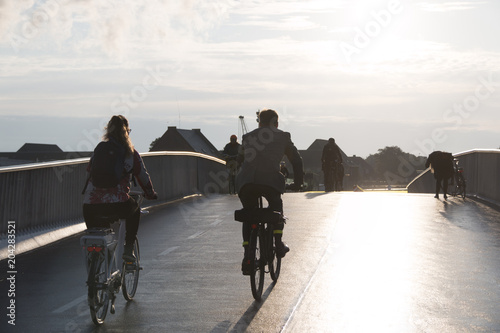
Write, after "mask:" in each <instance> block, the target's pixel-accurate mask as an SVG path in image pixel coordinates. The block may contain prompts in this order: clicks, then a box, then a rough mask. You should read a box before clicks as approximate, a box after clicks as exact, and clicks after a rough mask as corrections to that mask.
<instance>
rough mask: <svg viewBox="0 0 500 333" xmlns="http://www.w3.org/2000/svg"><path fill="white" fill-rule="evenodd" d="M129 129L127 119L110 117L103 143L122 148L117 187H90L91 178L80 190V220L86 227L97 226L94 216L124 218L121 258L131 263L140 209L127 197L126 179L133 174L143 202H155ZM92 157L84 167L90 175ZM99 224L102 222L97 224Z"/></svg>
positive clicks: (146, 173)
mask: <svg viewBox="0 0 500 333" xmlns="http://www.w3.org/2000/svg"><path fill="white" fill-rule="evenodd" d="M130 131H131V130H130V128H129V124H128V120H127V119H126V118H125V117H124V116H121V115H119V116H113V117H111V119H110V120H109V122H108V125H107V126H106V128H105V134H104V141H112V142H114V143H116V144H118V145H120V146H121V147H123V148H124V150H125V154H124V158H125V160H124V169H123V170H122V177H121V178H120V180H119V183H118V185H116V186H114V187H109V188H99V187H96V186H94V184H93V183H92V178H90V177H89V181H88V183H87V185H86V188H85V190H84V199H83V217H84V220H85V224H86V226H87V228H93V227H94V228H95V227H101V228H106V227H108V225H100V222H99V219H97V218H96V217H98V216H109V215H117V216H119V218H123V219H125V223H126V225H125V226H126V233H125V247H124V252H123V259H124V260H128V261H135V256H134V255H133V246H134V241H135V237H136V235H137V230H138V229H139V220H140V208H139V205H138V203H137V202H136V201H135V199H134V198H132V197H130V196H129V192H130V180H131V175H133V176H134V177H135V178H136V179H137V181H138V183H139V185H140V186H141V188H142V189H143V190H144V196H145V198H146V199H149V200H153V199H157V198H158V195H157V194H156V192H155V190H154V189H153V184H152V183H151V179H150V178H149V174H148V172H147V170H146V167H145V166H144V163H143V161H142V158H141V156H140V155H139V153H138V152H137V150H135V148H134V146H133V145H132V141H131V140H130V137H129V133H130ZM93 158H94V156H92V157H91V159H90V162H89V164H88V166H87V171H88V172H90V170H91V166H92V162H93ZM101 223H102V222H101Z"/></svg>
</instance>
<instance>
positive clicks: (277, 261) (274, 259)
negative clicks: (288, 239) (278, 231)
mask: <svg viewBox="0 0 500 333" xmlns="http://www.w3.org/2000/svg"><path fill="white" fill-rule="evenodd" d="M267 231H268V234H267V246H268V252H267V253H268V256H269V258H268V259H269V262H268V266H269V273H270V274H271V279H273V281H275V282H276V281H278V277H279V276H280V271H281V257H280V256H277V255H276V240H275V239H274V234H273V228H272V227H268V229H267Z"/></svg>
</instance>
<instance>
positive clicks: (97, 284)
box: [87, 253, 109, 325]
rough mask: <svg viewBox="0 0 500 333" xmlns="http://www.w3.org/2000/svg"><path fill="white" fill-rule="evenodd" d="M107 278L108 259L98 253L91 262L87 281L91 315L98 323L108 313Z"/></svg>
mask: <svg viewBox="0 0 500 333" xmlns="http://www.w3.org/2000/svg"><path fill="white" fill-rule="evenodd" d="M106 279H107V278H106V261H105V260H104V257H103V256H102V255H99V254H97V253H96V254H94V256H93V258H92V261H91V263H90V269H89V278H88V282H87V284H88V287H89V291H88V303H89V308H90V316H91V317H92V321H93V322H94V324H96V325H101V324H102V323H104V319H105V318H106V314H107V313H108V305H109V296H108V292H107V289H106V288H105V287H104V284H105V283H106Z"/></svg>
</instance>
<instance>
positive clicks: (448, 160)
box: [425, 151, 453, 200]
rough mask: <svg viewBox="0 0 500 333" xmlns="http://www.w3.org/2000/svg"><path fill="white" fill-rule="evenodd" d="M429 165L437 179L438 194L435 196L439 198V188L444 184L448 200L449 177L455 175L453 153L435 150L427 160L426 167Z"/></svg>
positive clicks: (445, 195) (445, 196) (444, 191)
mask: <svg viewBox="0 0 500 333" xmlns="http://www.w3.org/2000/svg"><path fill="white" fill-rule="evenodd" d="M429 166H430V167H431V172H433V173H434V178H435V179H436V195H435V196H434V198H439V190H440V188H441V186H442V188H443V193H444V198H445V200H446V199H447V198H448V196H447V191H448V179H449V178H452V177H453V155H452V154H451V153H446V152H443V151H434V152H432V153H431V154H430V155H429V157H428V158H427V161H426V162H425V167H426V168H428V167H429Z"/></svg>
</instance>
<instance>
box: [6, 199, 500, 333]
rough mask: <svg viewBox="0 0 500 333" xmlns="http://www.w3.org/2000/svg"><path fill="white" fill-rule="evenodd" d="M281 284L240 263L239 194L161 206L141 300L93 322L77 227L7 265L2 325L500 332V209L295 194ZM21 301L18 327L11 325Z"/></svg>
mask: <svg viewBox="0 0 500 333" xmlns="http://www.w3.org/2000/svg"><path fill="white" fill-rule="evenodd" d="M283 199H284V209H285V215H287V217H288V223H287V225H286V227H285V231H284V232H285V234H284V240H285V242H286V243H288V245H289V246H290V248H291V251H290V252H289V253H288V254H287V256H286V257H285V258H284V259H283V265H282V271H281V275H280V278H279V280H278V282H277V283H276V284H271V283H270V281H271V279H270V276H269V275H268V274H267V275H266V282H265V287H264V293H265V294H264V296H263V299H262V301H261V302H255V301H254V300H253V298H252V294H251V291H250V283H249V278H248V277H246V276H243V275H241V271H240V269H241V260H242V256H243V250H242V247H241V224H240V223H239V222H235V221H234V220H233V212H234V210H235V209H239V208H241V205H240V202H239V200H238V198H237V197H236V196H231V195H212V196H209V197H195V198H191V199H187V200H184V201H182V202H180V203H173V204H170V205H166V206H163V207H161V208H156V209H152V210H151V212H150V214H148V215H145V216H143V218H142V220H141V226H140V229H139V241H140V245H141V264H142V266H143V267H144V270H143V271H141V276H140V280H139V287H138V291H137V294H136V297H135V299H134V300H133V301H131V302H129V303H127V302H126V301H125V300H124V299H123V297H122V296H121V293H120V294H119V295H118V299H117V301H116V314H114V315H112V314H109V313H108V315H107V317H106V321H105V323H104V325H102V326H101V327H96V326H95V325H94V324H93V323H92V320H91V318H90V314H89V310H88V306H87V302H86V293H87V290H86V285H85V280H86V276H85V275H86V274H85V268H84V266H83V259H82V254H81V249H80V246H79V237H80V236H81V235H77V236H75V237H71V238H67V239H64V240H62V241H59V242H57V243H55V244H52V245H50V246H47V247H44V248H41V249H38V250H35V251H32V252H29V253H26V254H20V255H18V256H17V257H16V270H17V274H16V276H15V286H14V288H15V296H14V297H7V294H8V291H9V288H10V287H11V283H10V282H11V281H8V280H7V277H8V274H6V272H7V271H8V268H7V265H6V261H3V262H2V263H1V264H0V269H1V274H0V280H1V281H0V293H1V297H0V299H1V300H2V301H1V309H2V310H0V311H3V313H2V316H1V317H0V318H2V319H1V323H0V331H1V332H148V333H153V332H245V331H246V332H500V213H499V212H498V211H497V210H494V209H492V208H490V207H488V206H486V205H484V204H481V203H478V202H476V201H473V200H470V199H466V200H465V201H464V200H462V199H458V198H451V199H449V200H448V201H443V200H438V199H434V198H433V196H432V195H431V194H429V195H427V194H425V195H418V194H415V195H414V194H397V193H390V192H387V193H366V192H365V193H328V194H325V193H286V194H285V195H284V197H283ZM11 299H14V300H15V326H13V325H11V324H9V323H8V321H9V320H10V319H9V317H8V316H7V314H9V311H10V310H8V309H7V306H9V303H8V302H9V301H10V300H11Z"/></svg>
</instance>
